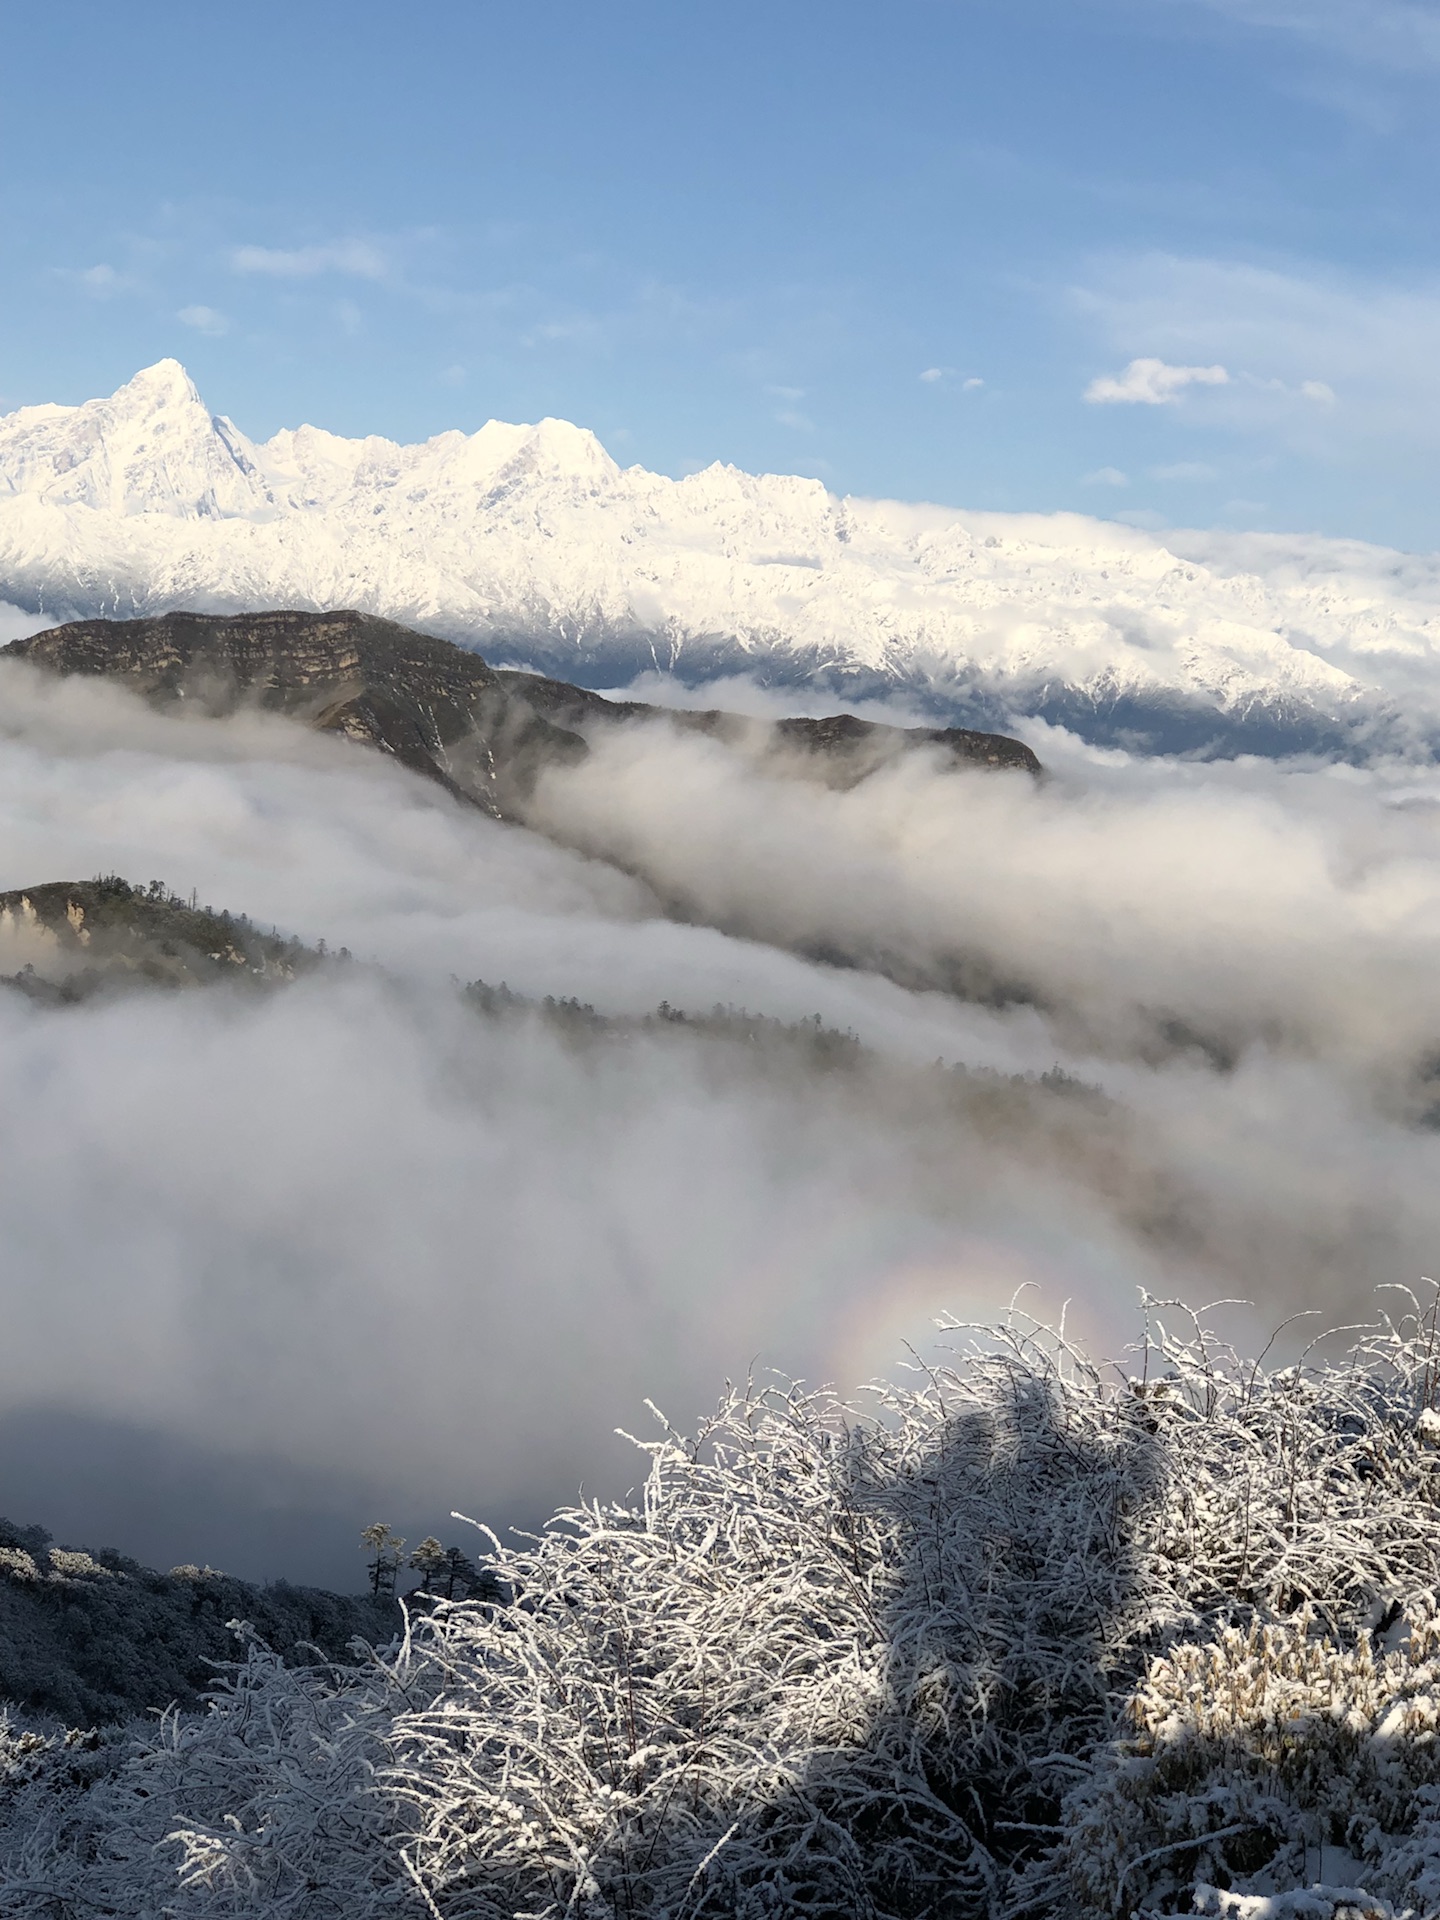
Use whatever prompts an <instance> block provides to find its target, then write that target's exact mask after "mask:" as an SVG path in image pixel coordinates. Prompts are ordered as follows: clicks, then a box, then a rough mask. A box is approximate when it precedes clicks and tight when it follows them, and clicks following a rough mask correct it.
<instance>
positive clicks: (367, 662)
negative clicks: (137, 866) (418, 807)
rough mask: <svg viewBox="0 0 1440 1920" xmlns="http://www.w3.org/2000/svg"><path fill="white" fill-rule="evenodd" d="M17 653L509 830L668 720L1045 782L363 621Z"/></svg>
mask: <svg viewBox="0 0 1440 1920" xmlns="http://www.w3.org/2000/svg"><path fill="white" fill-rule="evenodd" d="M3 652H4V654H5V655H6V656H8V657H10V658H12V659H17V660H24V661H27V662H28V663H29V664H30V665H31V666H34V667H38V668H40V669H41V670H42V671H44V672H48V673H62V674H71V673H76V674H103V675H105V676H107V677H109V678H112V679H116V680H119V681H121V682H123V683H124V684H125V685H127V686H129V687H132V688H133V689H134V690H135V691H136V692H138V693H140V694H142V695H144V697H145V698H146V699H148V700H150V701H151V702H153V703H154V704H156V705H159V706H179V705H181V704H184V705H185V706H187V707H191V708H195V709H198V710H200V711H202V712H205V713H210V714H223V713H227V712H232V711H234V710H235V709H236V708H237V707H239V706H240V705H242V704H254V705H257V706H260V707H262V708H265V709H266V710H268V711H273V712H278V713H284V714H288V715H290V716H292V717H293V718H295V719H297V720H300V721H301V722H303V723H304V724H305V725H307V726H311V727H314V728H316V729H317V730H319V731H321V732H327V733H336V734H340V735H342V736H344V737H345V738H347V739H350V740H354V741H357V742H358V743H360V744H362V745H365V746H369V747H373V748H377V749H378V750H380V751H381V752H384V753H388V754H391V755H392V756H393V757H394V758H395V759H397V760H399V761H400V762H401V763H402V765H404V766H407V767H410V768H412V769H413V770H414V771H416V772H418V773H422V774H424V775H426V776H427V777H428V778H430V779H433V780H436V781H439V782H440V783H441V784H442V785H443V786H445V787H446V788H448V789H449V790H450V791H451V792H452V793H455V794H457V795H459V796H461V797H463V798H464V799H466V800H469V801H471V802H472V803H473V804H475V805H476V806H479V807H482V808H483V809H484V810H485V811H486V812H487V813H489V814H491V815H492V816H493V817H495V818H497V819H502V818H511V819H523V818H524V813H525V801H526V797H527V795H528V794H529V793H530V791H531V789H532V788H533V785H534V782H535V780H536V778H537V777H538V775H539V774H540V773H541V772H542V771H543V770H544V769H545V768H546V767H549V766H557V765H567V764H572V763H574V762H575V761H576V760H577V759H580V758H582V757H583V756H584V754H585V752H586V751H587V744H586V743H587V737H591V736H593V735H594V733H595V732H596V730H597V729H604V728H614V727H621V726H633V725H635V724H637V723H638V722H641V721H656V720H660V719H663V720H665V721H666V722H667V723H668V724H670V725H674V726H676V727H680V728H682V729H685V730H687V731H698V732H703V733H707V734H710V735H713V736H716V737H718V738H721V739H725V740H727V741H730V742H731V743H732V744H740V743H744V744H746V745H747V746H750V747H752V748H754V749H756V750H758V751H759V752H761V753H763V754H767V755H772V756H775V757H776V758H778V759H780V760H781V761H782V762H783V764H785V765H787V766H790V767H793V768H794V769H795V770H797V771H800V772H802V773H808V774H810V775H812V776H813V777H818V778H821V779H824V780H825V781H827V782H829V783H831V784H838V785H853V784H854V782H855V781H857V780H860V779H863V778H864V777H865V776H866V775H867V774H868V773H871V772H873V771H874V769H875V768H876V767H878V766H879V765H881V764H882V763H883V762H884V761H886V760H887V759H889V758H891V757H893V756H894V755H895V754H897V753H904V752H908V751H911V750H914V749H915V748H918V747H928V748H934V749H938V750H940V751H941V752H943V753H945V754H947V755H949V756H950V757H951V758H952V759H954V760H955V761H956V762H958V763H967V764H973V765H977V766H984V767H993V768H1011V769H1017V770H1023V771H1026V772H1029V773H1038V772H1039V762H1038V761H1037V760H1036V758H1035V756H1034V754H1033V753H1031V751H1030V749H1029V748H1028V747H1026V746H1023V745H1022V744H1021V743H1020V742H1019V741H1018V740H1011V739H1008V738H1007V737H1005V736H1004V735H1001V734H990V733H977V732H973V731H970V730H967V729H964V728H958V727H952V728H945V729H941V728H903V727H887V726H878V725H875V724H873V723H871V722H869V721H865V720H860V719H857V718H856V717H855V716H854V715H851V714H837V715H834V716H832V717H830V718H827V719H821V720H809V719H795V720H782V721H780V722H778V723H776V724H771V723H767V722H763V721H753V720H747V719H743V718H742V717H740V716H739V715H736V714H728V713H724V712H722V711H719V710H710V711H706V712H700V713H695V712H676V711H672V710H669V709H663V708H658V707H651V706H646V705H645V704H644V703H642V702H639V701H611V700H605V699H603V698H602V697H601V696H600V695H599V694H595V693H591V692H589V691H588V690H586V689H584V688H581V687H574V686H571V685H569V684H568V683H566V682H564V681H559V680H550V679H546V678H543V677H541V676H539V675H535V674H528V673H520V672H515V671H504V672H500V673H497V672H495V671H494V670H493V669H492V668H490V667H489V666H487V665H486V663H485V661H484V660H482V659H481V658H480V656H479V655H478V654H475V653H471V652H469V651H467V650H466V649H465V648H463V647H459V646H456V645H454V644H453V643H452V642H450V641H448V640H440V639H436V638H435V637H434V636H432V635H429V634H424V633H417V632H414V631H412V630H411V629H410V628H408V627H402V626H398V625H396V624H395V623H394V622H393V621H389V620H379V619H376V618H374V617H373V616H371V615H369V614H363V613H356V612H352V611H348V610H347V611H340V612H334V613H304V612H298V611H280V612H270V613H253V614H249V613H247V614H233V615H228V616H227V615H219V614H203V613H169V614H164V615H161V616H160V617H158V618H155V619H150V620H77V621H72V622H70V623H69V624H67V625H65V626H61V627H53V628H51V629H49V630H48V631H47V632H44V633H39V634H35V635H34V636H32V637H31V638H30V639H28V640H18V641H15V642H14V643H12V644H11V645H10V646H8V647H6V648H4V649H3Z"/></svg>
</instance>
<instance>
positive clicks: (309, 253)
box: [230, 240, 389, 280]
mask: <svg viewBox="0 0 1440 1920" xmlns="http://www.w3.org/2000/svg"><path fill="white" fill-rule="evenodd" d="M230 265H231V267H232V268H233V269H234V271H235V272H236V273H258V274H267V275H269V276H270V277H271V278H273V279H277V280H308V279H313V278H314V277H315V276H316V275H317V274H322V273H344V274H351V275H353V276H354V277H355V278H356V279H360V280H383V279H384V278H385V275H386V273H387V272H388V271H389V263H388V262H387V260H386V258H385V255H384V254H383V253H382V252H381V251H380V249H379V248H378V247H377V246H374V245H373V244H372V243H371V242H370V241H368V240H331V241H327V242H326V243H325V244H324V245H323V246H313V247H289V248H287V247H236V248H235V249H234V251H233V252H232V253H231V255H230Z"/></svg>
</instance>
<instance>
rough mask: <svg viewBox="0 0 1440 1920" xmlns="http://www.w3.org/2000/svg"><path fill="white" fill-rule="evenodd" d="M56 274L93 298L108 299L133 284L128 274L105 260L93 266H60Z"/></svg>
mask: <svg viewBox="0 0 1440 1920" xmlns="http://www.w3.org/2000/svg"><path fill="white" fill-rule="evenodd" d="M56 274H57V277H58V278H59V279H61V280H64V281H66V282H67V283H68V284H69V285H70V286H72V287H75V288H76V289H77V290H78V291H79V292H81V293H83V294H85V295H86V296H87V297H88V298H89V299H91V300H108V299H110V297H111V296H112V294H117V293H124V292H125V291H127V289H129V288H130V287H131V286H132V285H133V282H132V280H131V279H130V276H129V275H128V274H125V273H121V272H120V271H119V270H118V269H117V268H115V267H112V266H111V265H110V264H109V263H108V262H107V261H104V260H101V261H97V263H96V264H95V265H94V266H93V267H58V268H57V269H56Z"/></svg>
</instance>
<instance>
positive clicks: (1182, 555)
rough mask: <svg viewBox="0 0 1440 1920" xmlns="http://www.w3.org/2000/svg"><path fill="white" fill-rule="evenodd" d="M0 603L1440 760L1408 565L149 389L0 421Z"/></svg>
mask: <svg viewBox="0 0 1440 1920" xmlns="http://www.w3.org/2000/svg"><path fill="white" fill-rule="evenodd" d="M0 598H3V599H6V600H8V601H9V602H11V603H12V604H13V605H15V606H17V607H20V608H22V609H25V610H27V611H29V612H31V613H42V614H43V613H45V612H49V613H51V614H52V615H55V614H59V615H61V616H72V615H74V616H95V615H108V616H111V617H115V616H134V617H140V616H147V615H152V614H158V613H161V612H167V611H173V610H175V609H177V608H180V607H189V608H193V609H196V610H199V611H205V612H215V613H227V612H252V611H259V610H261V609H263V608H267V607H276V606H286V607H296V608H304V609H307V610H311V611H319V610H322V609H325V608H329V607H336V606H345V607H350V606H353V607H356V608H358V609H359V610H360V611H361V612H365V613H369V614H371V615H374V616H376V617H381V618H388V619H393V620H395V621H397V622H399V623H400V624H403V625H408V626H412V627H416V626H418V627H422V628H424V629H426V630H428V631H429V632H431V633H434V634H437V635H439V636H441V637H443V638H446V639H450V640H453V641H456V642H458V643H460V644H463V645H465V646H468V647H471V648H475V649H478V650H480V651H482V652H483V653H485V655H486V656H487V657H488V658H489V659H491V660H493V661H495V662H497V663H498V664H500V665H502V666H511V667H515V668H525V669H530V670H533V671H537V672H540V673H542V674H545V675H549V676H552V677H555V678H557V679H560V680H564V681H568V682H572V683H581V684H584V685H587V686H590V687H605V686H617V685H621V684H624V683H627V682H629V681H631V680H633V679H634V678H635V677H636V676H637V675H638V674H641V673H644V672H647V671H653V670H659V671H661V672H664V673H668V674H673V675H675V676H676V677H677V678H679V679H680V680H682V681H685V682H686V683H687V684H690V685H698V684H703V683H705V682H706V681H708V680H711V679H714V678H717V677H721V676H724V675H727V674H734V673H745V674H748V675H750V676H752V677H754V678H756V679H759V680H761V681H762V682H765V683H768V684H772V685H776V686H781V687H800V686H804V687H807V688H815V689H818V690H820V691H822V692H823V693H824V694H828V695H834V696H840V697H844V698H846V699H849V700H852V701H853V700H854V699H856V698H858V697H882V698H886V697H893V696H895V695H897V694H898V695H903V696H904V697H906V698H907V699H908V700H910V701H911V702H912V704H913V703H915V702H918V703H920V704H921V705H923V706H924V707H925V708H927V710H928V711H930V712H931V713H933V714H935V715H936V716H937V717H940V718H942V719H947V720H949V721H951V722H958V723H961V724H965V725H969V726H972V727H977V728H980V729H982V730H987V731H996V730H999V731H1003V730H1005V728H1006V727H1007V726H1012V725H1013V724H1014V722H1015V719H1016V716H1025V715H1030V716H1035V717H1039V718H1042V719H1049V720H1055V721H1059V722H1062V723H1063V724H1066V725H1069V726H1072V727H1074V728H1075V729H1076V730H1077V731H1079V732H1081V733H1082V734H1084V735H1085V736H1086V737H1088V738H1091V739H1094V740H1097V741H1102V742H1104V741H1116V742H1119V743H1122V744H1136V745H1139V746H1141V747H1142V748H1151V749H1154V748H1172V747H1179V748H1185V749H1190V750H1195V749H1208V750H1212V751H1235V750H1241V749H1253V750H1258V751H1268V752H1278V751H1289V750H1295V749H1297V748H1301V749H1318V750H1324V751H1327V752H1342V753H1349V754H1350V755H1351V756H1352V757H1363V756H1364V755H1365V754H1367V753H1371V752H1375V751H1395V750H1406V751H1411V752H1423V753H1425V754H1427V755H1428V754H1429V753H1431V752H1432V751H1433V749H1434V745H1435V743H1436V742H1437V741H1440V675H1437V671H1436V662H1437V659H1440V563H1437V562H1436V561H1435V560H1433V559H1419V558H1415V557H1408V558H1407V557H1406V556H1401V555H1395V554H1389V553H1387V552H1386V551H1384V550H1381V549H1375V548H1366V547H1362V546H1361V545H1360V544H1359V543H1355V542H1349V543H1344V542H1332V543H1323V542H1316V541H1308V542H1307V541H1305V540H1296V539H1290V540H1287V541H1278V542H1276V541H1272V542H1271V543H1269V544H1267V543H1266V542H1265V541H1264V540H1262V539H1260V538H1259V537H1243V538H1242V537H1238V536H1237V537H1234V538H1228V539H1227V537H1226V536H1223V535H1219V534H1212V535H1197V534H1170V535H1166V536H1165V537H1164V539H1163V540H1162V539H1160V538H1157V537H1155V536H1153V535H1149V534H1146V533H1143V532H1140V531H1137V530H1135V529H1133V528H1129V527H1123V526H1120V525H1118V524H1117V523H1115V522H1105V521H1098V520H1085V519H1083V518H1082V517H1081V516H1078V515H1053V516H1048V517H1046V516H1037V515H1019V514H1016V515H1003V514H994V513H973V512H961V511H956V510H954V509H950V508H944V507H938V506H929V505H923V504H906V503H901V502H895V501H873V500H863V499H858V498H853V497H847V498H840V497H837V496H836V495H833V494H831V493H829V492H828V491H827V490H826V488H825V487H824V486H823V485H822V484H821V483H820V482H819V481H818V480H813V479H805V478H802V477H799V476H793V475H790V476H787V475H752V474H746V473H744V472H742V471H740V470H739V469H737V468H735V467H727V466H721V465H719V464H715V465H712V466H710V467H708V468H705V469H704V470H703V471H701V472H698V473H694V474H691V475H688V476H686V477H685V478H682V479H679V480H675V479H670V478H668V477H667V476H665V475H663V474H655V473H650V472H647V471H646V470H645V469H644V468H642V467H638V466H632V467H628V468H622V467H620V466H619V465H618V464H617V463H616V462H615V461H614V460H613V459H612V458H611V456H610V455H609V454H608V453H607V452H606V450H605V449H604V447H603V446H602V445H601V444H600V442H599V441H598V440H597V439H596V437H595V436H594V434H592V433H590V432H588V431H587V430H586V429H584V428H581V427H577V426H574V425H572V424H570V423H569V422H566V421H560V420H554V419H546V420H542V421H540V422H539V423H537V424H535V425H533V426H516V425H511V424H507V423H504V422H500V421H490V422H488V423H487V424H486V425H485V426H483V427H481V428H480V429H479V431H478V432H476V433H473V434H469V435H466V434H464V433H461V432H459V431H458V430H452V431H449V432H446V433H442V434H438V435H436V436H434V437H433V438H431V439H430V440H427V441H424V442H421V443H418V444H416V445H413V446H402V445H399V444H397V443H396V442H393V441H390V440H386V439H384V438H383V437H381V436H376V435H371V436H367V437H366V438H363V439H358V440H347V439H343V438H342V437H340V436H338V435H334V434H330V433H327V432H325V431H324V430H323V429H320V428H316V427H311V426H302V427H299V428H296V429H285V430H282V431H281V432H280V433H278V434H276V435H274V436H273V437H272V438H271V439H270V440H269V441H267V442H264V443H256V442H253V441H251V440H249V439H248V438H247V437H246V436H245V435H244V433H243V432H242V431H241V430H240V429H239V428H238V427H236V426H235V424H234V423H233V422H232V421H230V420H229V419H228V418H227V417H226V416H224V415H221V414H212V413H211V412H210V411H209V410H208V408H207V406H206V404H205V402H204V401H203V400H202V399H201V396H200V395H199V393H198V391H197V390H196V388H195V386H194V384H193V382H191V380H190V379H189V377H188V375H186V373H185V372H184V369H183V368H182V367H180V365H179V364H178V362H175V361H162V362H160V363H158V364H157V366H155V367H153V368H149V369H145V370H143V371H142V372H141V373H140V374H138V375H137V376H136V377H135V378H134V379H132V380H131V381H129V382H127V383H126V384H125V385H124V386H123V387H121V388H120V389H118V390H117V392H116V393H115V394H113V395H110V396H108V397H107V398H105V399H102V400H94V401H88V402H86V403H84V404H83V405H80V406H74V407H60V406H54V405H45V406H38V407H28V408H23V409H21V410H20V411H19V412H18V413H15V414H11V415H9V416H7V417H6V418H4V419H0Z"/></svg>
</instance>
